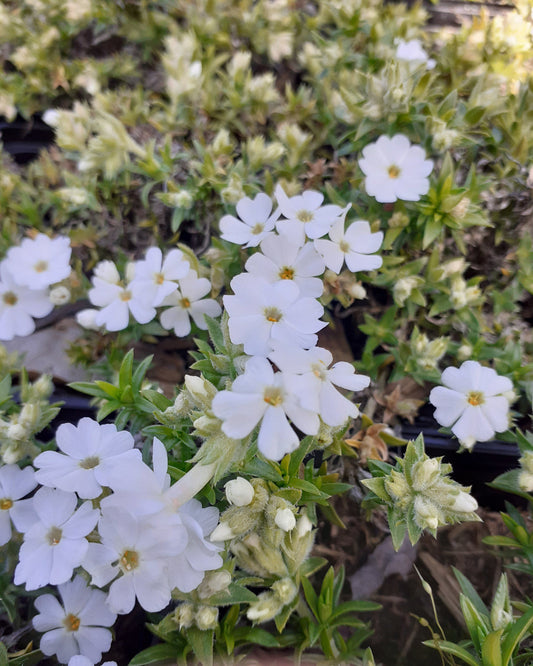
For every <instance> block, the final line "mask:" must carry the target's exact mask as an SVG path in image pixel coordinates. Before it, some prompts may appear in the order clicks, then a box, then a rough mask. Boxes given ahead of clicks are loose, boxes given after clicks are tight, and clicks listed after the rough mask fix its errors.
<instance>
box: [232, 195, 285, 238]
mask: <svg viewBox="0 0 533 666" xmlns="http://www.w3.org/2000/svg"><path fill="white" fill-rule="evenodd" d="M236 209H237V215H238V216H239V217H240V218H241V219H240V220H239V219H237V218H236V217H234V216H233V215H224V217H223V218H222V219H221V220H220V232H221V233H220V236H221V238H223V239H224V240H226V241H229V242H230V243H237V244H238V245H244V247H256V246H257V245H259V243H260V242H261V241H262V240H263V239H264V238H266V237H267V236H269V235H270V234H271V233H272V231H273V229H274V224H275V223H276V220H277V219H278V217H279V216H280V211H279V209H276V210H275V211H274V212H272V201H271V200H270V197H269V196H267V195H266V194H263V193H262V192H261V193H259V194H257V195H256V196H255V197H254V198H253V199H250V198H249V197H244V198H243V199H241V200H240V201H238V202H237V206H236Z"/></svg>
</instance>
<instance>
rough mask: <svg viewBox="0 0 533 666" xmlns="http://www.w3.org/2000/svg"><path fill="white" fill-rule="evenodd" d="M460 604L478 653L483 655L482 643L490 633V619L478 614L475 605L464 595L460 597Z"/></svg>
mask: <svg viewBox="0 0 533 666" xmlns="http://www.w3.org/2000/svg"><path fill="white" fill-rule="evenodd" d="M460 604H461V611H462V613H463V617H464V619H465V622H466V627H467V629H468V633H469V634H470V637H471V639H472V642H473V643H474V647H475V648H476V650H477V652H478V653H480V654H481V649H482V642H483V640H484V638H485V636H487V635H488V633H489V632H490V626H489V623H488V618H487V617H485V616H484V615H482V614H481V613H478V611H477V609H476V607H475V606H474V604H473V603H472V602H471V601H470V599H469V598H468V597H466V596H465V595H464V594H461V596H460Z"/></svg>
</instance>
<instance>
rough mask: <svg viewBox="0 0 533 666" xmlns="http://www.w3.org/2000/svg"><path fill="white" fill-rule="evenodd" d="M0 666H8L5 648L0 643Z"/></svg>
mask: <svg viewBox="0 0 533 666" xmlns="http://www.w3.org/2000/svg"><path fill="white" fill-rule="evenodd" d="M0 666H9V662H8V657H7V648H6V646H5V645H4V643H2V642H0Z"/></svg>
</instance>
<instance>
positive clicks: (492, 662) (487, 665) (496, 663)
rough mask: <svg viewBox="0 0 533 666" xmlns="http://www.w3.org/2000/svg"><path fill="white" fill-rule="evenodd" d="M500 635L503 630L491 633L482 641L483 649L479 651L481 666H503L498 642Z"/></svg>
mask: <svg viewBox="0 0 533 666" xmlns="http://www.w3.org/2000/svg"><path fill="white" fill-rule="evenodd" d="M502 633H503V629H498V631H491V632H490V634H489V635H488V636H487V637H486V638H485V640H484V641H483V647H482V649H481V658H482V660H483V666H503V662H502V650H501V642H500V641H501V636H502Z"/></svg>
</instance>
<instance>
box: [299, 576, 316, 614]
mask: <svg viewBox="0 0 533 666" xmlns="http://www.w3.org/2000/svg"><path fill="white" fill-rule="evenodd" d="M302 587H303V590H304V595H305V600H306V601H307V603H308V605H309V608H310V609H311V610H312V611H313V614H314V615H315V617H318V596H317V593H316V592H315V590H314V589H313V586H312V585H311V582H310V581H309V579H308V578H302Z"/></svg>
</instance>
